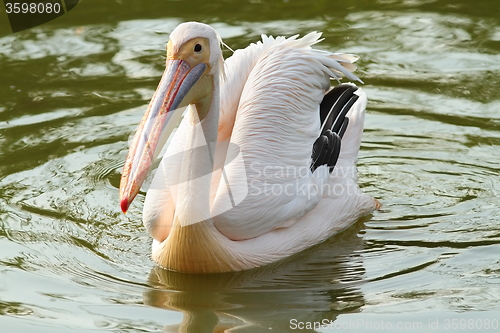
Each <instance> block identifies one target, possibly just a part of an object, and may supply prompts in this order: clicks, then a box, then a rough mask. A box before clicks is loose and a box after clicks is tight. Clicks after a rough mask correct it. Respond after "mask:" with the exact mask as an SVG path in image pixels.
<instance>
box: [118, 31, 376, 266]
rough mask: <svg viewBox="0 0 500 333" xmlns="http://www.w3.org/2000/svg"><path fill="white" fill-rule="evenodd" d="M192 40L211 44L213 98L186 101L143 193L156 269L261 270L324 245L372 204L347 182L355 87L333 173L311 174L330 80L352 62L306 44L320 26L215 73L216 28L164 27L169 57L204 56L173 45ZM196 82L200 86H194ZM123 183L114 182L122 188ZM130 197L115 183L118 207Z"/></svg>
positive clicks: (257, 48)
mask: <svg viewBox="0 0 500 333" xmlns="http://www.w3.org/2000/svg"><path fill="white" fill-rule="evenodd" d="M196 38H201V39H200V40H201V41H203V39H206V40H208V42H209V45H210V47H209V50H207V51H210V52H209V54H208V55H205V58H203V59H205V60H206V64H207V66H208V69H207V70H206V71H205V72H204V73H207V74H204V75H211V76H209V77H210V81H207V82H210V83H209V84H208V85H211V86H212V87H211V89H210V92H211V94H212V95H211V97H210V106H204V105H205V104H203V103H201V102H197V101H198V100H201V98H198V99H196V98H194V99H193V101H189V100H188V101H184V99H183V103H185V104H187V105H188V109H187V111H186V116H185V117H184V119H183V120H182V122H181V124H180V126H179V128H178V130H177V131H176V133H175V136H174V137H173V138H172V140H171V143H170V146H169V147H168V149H167V153H166V154H165V156H164V157H163V160H162V161H161V164H160V166H159V168H158V170H157V172H156V174H155V176H154V179H153V181H152V183H151V186H150V189H149V191H148V193H147V196H146V200H145V203H144V216H143V219H144V224H145V226H146V227H147V229H148V230H149V232H150V233H151V235H152V236H153V238H154V241H153V243H154V244H153V259H154V260H155V261H156V262H157V263H158V264H159V265H161V266H163V267H166V268H169V269H173V270H178V271H186V272H195V273H196V272H222V271H229V270H243V269H248V268H252V267H257V266H261V265H264V264H267V263H270V262H273V261H276V260H279V259H281V258H284V257H286V256H289V255H291V254H293V253H296V252H298V251H301V250H303V249H305V248H307V247H309V246H311V245H313V244H316V243H318V242H321V241H323V240H325V239H326V238H328V237H330V236H331V235H333V234H335V233H337V232H339V231H342V230H343V229H345V228H346V227H348V226H349V225H351V224H352V223H353V222H355V221H356V220H357V219H358V218H359V217H360V216H362V215H365V214H367V213H369V212H371V211H373V210H374V209H376V208H378V205H379V204H378V202H377V201H376V200H375V199H373V198H372V197H370V196H369V195H366V194H363V193H362V192H361V190H360V189H359V187H358V186H357V184H356V169H355V162H356V158H357V154H358V150H359V146H360V141H361V135H362V131H363V121H364V110H365V107H366V95H365V93H364V92H363V91H362V90H361V89H358V90H357V91H356V94H357V95H358V96H359V98H358V100H357V102H356V103H355V104H354V105H353V106H352V108H351V109H350V110H349V112H348V114H347V117H348V118H349V125H348V127H347V130H346V132H345V134H344V136H343V138H342V147H341V151H340V156H339V159H338V162H337V164H336V166H335V168H334V170H333V172H332V173H331V174H330V173H329V170H328V167H327V166H326V165H324V166H320V167H318V168H317V169H316V170H315V171H314V172H311V171H310V165H311V152H312V147H313V143H314V142H315V140H316V139H317V138H318V136H319V134H320V129H321V124H320V116H319V105H320V103H321V101H322V99H323V97H324V95H325V93H326V92H327V91H328V90H329V89H330V78H334V79H337V80H338V79H340V77H341V74H344V75H345V76H347V77H348V78H349V79H351V80H356V79H358V78H357V77H356V76H355V75H353V74H352V73H351V71H352V70H354V69H355V66H354V65H353V64H352V62H353V61H355V60H356V59H357V57H355V56H351V55H340V54H332V53H329V52H325V51H319V50H314V49H312V48H311V45H313V44H315V43H317V42H318V41H319V38H320V34H319V33H310V34H308V35H306V36H304V37H303V38H300V39H299V38H297V36H293V37H290V38H284V37H277V38H272V37H267V36H262V41H261V42H258V43H256V44H251V45H250V46H248V47H247V48H245V49H242V50H237V51H236V52H234V54H233V55H232V56H231V57H230V58H228V59H227V60H226V61H225V62H224V68H221V66H222V65H221V64H222V52H221V50H220V38H219V37H218V35H217V34H216V33H215V31H214V30H213V29H212V28H210V27H209V26H206V25H203V24H200V23H193V22H190V23H184V24H181V25H180V26H179V27H178V28H176V29H175V31H174V32H172V34H171V38H170V42H169V45H170V44H171V51H169V52H171V53H170V54H171V57H172V59H177V58H176V57H177V53H176V52H178V53H179V54H182V57H184V58H182V57H181V56H178V57H179V58H180V59H184V60H186V61H188V62H189V63H190V64H191V65H192V67H193V68H194V67H195V66H194V65H198V64H199V63H202V62H200V61H198V60H196V61H194V62H193V61H191V60H190V59H191V58H187V56H185V55H184V54H185V53H186V52H185V51H182V50H185V49H186V48H187V47H188V46H184V45H189V47H191V48H193V47H192V45H191V44H189V43H194V42H192V41H193V39H195V41H196ZM199 43H201V45H203V43H202V42H199ZM214 45H215V46H216V47H215V46H214ZM196 49H197V47H196V46H195V47H194V50H195V51H194V56H197V55H198V53H197V52H196ZM202 52H203V51H202ZM167 58H168V56H167ZM197 61H198V62H197ZM202 78H204V76H202ZM162 80H163V79H162ZM200 80H202V79H200ZM358 80H359V79H358ZM193 87H194V88H195V89H197V90H196V91H198V90H200V89H201V90H203V89H205V88H204V87H201V88H200V84H199V83H198V82H196V83H195V84H194V85H193ZM159 89H160V88H159ZM203 91H204V90H203ZM156 94H159V93H158V92H157V93H156ZM200 96H201V95H200ZM203 96H205V95H203ZM197 103H198V104H197ZM152 104H153V101H152ZM181 104H182V103H181ZM205 107H206V108H207V110H205V109H204V108H205ZM150 108H151V106H150ZM167 111H168V110H167ZM148 112H149V109H148ZM145 118H146V116H145ZM143 122H144V121H143ZM139 132H140V130H139ZM141 135H142V138H143V137H144V133H142V134H140V133H139V134H138V135H136V138H137V137H139V138H137V139H136V140H140V139H141ZM142 140H144V139H142ZM215 141H217V142H218V144H217V146H215V144H212V143H213V142H215ZM207 142H208V143H209V144H208V145H207V144H206V143H207ZM134 148H135V147H134ZM156 149H159V148H156ZM131 151H132V153H131V154H132V155H133V154H134V151H133V148H131ZM129 158H130V153H129ZM222 166H224V167H223V168H222ZM127 168H128V167H127V165H126V167H125V170H128V169H127ZM129 168H131V169H133V168H134V166H133V165H132V166H131V167H129ZM212 171H213V172H212ZM127 177H128V172H124V178H127ZM127 182H131V181H130V180H129V179H127V180H125V181H124V180H123V179H122V188H124V183H127ZM127 195H128V196H127ZM134 195H135V194H133V193H132V194H131V195H129V194H128V193H127V191H126V190H123V189H122V208H123V202H124V201H123V200H124V198H125V199H126V200H127V201H126V203H127V205H126V208H127V207H128V204H129V203H130V201H131V200H132V199H133V196H134ZM126 208H125V209H124V210H126ZM228 208H230V209H228Z"/></svg>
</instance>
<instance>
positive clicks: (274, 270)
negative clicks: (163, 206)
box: [144, 221, 365, 332]
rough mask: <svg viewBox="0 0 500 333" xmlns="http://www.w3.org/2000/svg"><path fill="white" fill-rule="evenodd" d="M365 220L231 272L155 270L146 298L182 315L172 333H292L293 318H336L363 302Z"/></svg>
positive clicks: (312, 319) (157, 268) (151, 274)
mask: <svg viewBox="0 0 500 333" xmlns="http://www.w3.org/2000/svg"><path fill="white" fill-rule="evenodd" d="M362 227H363V222H361V221H360V222H358V223H357V224H356V225H355V226H353V227H352V228H350V229H349V230H347V231H345V232H343V233H341V234H339V235H336V236H334V237H332V238H330V239H329V240H327V241H326V242H324V243H322V244H319V245H317V246H315V247H313V248H310V249H309V250H306V251H304V252H301V253H298V254H296V255H294V256H292V257H290V258H288V259H285V260H283V261H280V262H278V263H274V264H271V265H268V266H264V267H260V268H257V269H253V270H249V271H243V272H233V273H224V274H208V275H199V274H183V273H177V272H172V271H168V270H165V269H162V268H160V267H157V266H156V267H154V268H153V269H152V271H151V273H150V275H149V284H150V285H151V286H152V287H153V288H152V289H149V290H147V291H146V292H145V293H144V303H145V304H148V305H151V306H155V307H160V308H165V309H169V310H177V311H182V312H183V321H182V323H181V324H180V325H175V326H174V325H169V326H167V327H165V331H167V332H177V331H179V332H222V331H224V329H228V328H232V330H231V332H261V331H262V332H269V330H270V329H273V332H283V331H289V330H290V331H293V328H294V326H292V327H291V325H290V321H291V320H292V319H296V320H297V322H322V321H323V320H328V321H335V319H336V317H337V315H339V314H341V313H352V312H357V311H358V309H359V308H360V307H361V306H363V305H364V303H365V302H364V298H363V295H362V293H361V291H360V290H359V286H360V284H361V283H362V281H363V278H362V277H363V274H364V268H363V262H362V257H361V252H362V250H363V240H362V238H361V237H359V235H358V232H359V230H360V229H361V228H362Z"/></svg>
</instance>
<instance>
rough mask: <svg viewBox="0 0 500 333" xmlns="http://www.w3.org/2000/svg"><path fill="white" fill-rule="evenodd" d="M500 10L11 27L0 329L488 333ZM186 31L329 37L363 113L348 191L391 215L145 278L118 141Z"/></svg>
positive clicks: (463, 4) (146, 16)
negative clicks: (211, 271)
mask: <svg viewBox="0 0 500 333" xmlns="http://www.w3.org/2000/svg"><path fill="white" fill-rule="evenodd" d="M497 6H498V4H497V1H496V0H476V1H473V2H472V1H466V0H458V1H451V0H448V1H446V0H440V1H418V0H412V1H410V0H407V1H397V0H394V1H390V0H379V1H361V0H358V1H355V0H353V1H348V2H331V1H318V2H315V3H314V4H311V3H310V2H309V1H305V0H299V1H248V2H238V1H211V2H209V3H207V2H204V1H172V2H166V1H153V0H150V1H139V0H121V1H106V2H103V1H100V2H99V1H95V0H93V1H92V0H87V1H83V2H80V4H79V5H78V6H77V7H76V8H75V9H74V10H72V11H71V12H70V13H69V14H67V15H65V16H64V17H61V18H59V19H57V20H55V21H52V22H50V23H48V24H45V25H43V26H40V27H37V28H34V29H31V30H27V31H24V32H20V33H16V34H9V31H8V30H7V26H6V24H5V22H2V23H1V24H0V73H1V79H0V248H1V252H0V276H1V277H0V325H1V326H2V328H4V329H5V330H7V331H16V332H32V331H37V332H80V331H96V332H109V331H115V332H157V331H166V332H176V331H185V332H212V331H214V330H215V329H219V331H223V330H224V329H229V328H233V329H234V332H236V331H238V332H269V330H270V329H272V330H273V332H287V331H297V330H294V329H293V328H294V327H293V325H292V324H291V323H292V322H291V321H293V320H295V321H294V322H293V323H299V322H302V323H306V322H324V321H325V320H326V322H327V323H331V329H332V330H337V331H339V328H340V329H341V328H342V327H344V331H349V330H353V331H373V330H375V331H377V332H384V331H394V330H395V328H396V325H398V323H402V324H403V325H406V326H405V331H415V332H417V331H418V332H427V331H429V332H431V331H436V329H435V328H436V327H435V326H433V325H434V324H438V325H439V327H438V328H439V329H440V330H446V327H445V325H446V324H447V323H448V324H451V322H450V321H449V320H451V319H458V320H459V321H457V323H458V324H460V325H462V324H464V323H465V326H464V327H463V328H464V329H461V331H474V330H475V329H476V328H478V325H480V324H481V325H482V327H483V328H486V325H487V324H488V323H490V326H491V328H490V331H494V330H493V327H494V326H492V325H494V322H493V321H494V320H495V319H497V318H499V317H500V305H499V302H498V300H499V299H500V259H499V255H498V253H500V226H499V219H500V208H499V196H500V182H499V174H500V157H499V154H498V152H499V151H500V150H499V145H500V89H499V87H500V18H499V17H498V12H497V11H495V10H494V8H496V7H497ZM2 19H3V18H2ZM187 20H198V21H203V22H206V23H210V24H212V25H213V26H214V27H215V28H216V29H217V30H218V31H219V32H220V34H221V36H222V37H223V38H224V40H225V42H226V43H227V44H228V45H230V46H231V47H232V48H235V49H236V48H241V47H245V46H246V45H248V44H249V43H250V42H254V41H256V40H258V39H259V36H260V34H262V33H265V34H272V35H293V34H301V35H302V34H305V33H308V32H310V31H314V30H316V31H322V32H323V37H324V38H325V39H324V41H323V42H321V43H320V44H319V45H318V47H319V48H322V49H325V50H330V51H339V52H349V53H356V54H359V55H360V56H361V59H360V60H359V71H358V73H357V74H358V75H359V76H360V77H361V78H362V79H363V81H364V82H365V85H364V86H363V89H364V90H365V91H366V92H367V94H368V97H369V99H370V102H369V105H368V113H367V117H366V125H365V134H364V137H363V142H362V147H361V152H360V156H359V163H358V167H359V171H360V177H359V178H360V179H359V181H360V184H361V186H362V188H363V190H364V191H366V192H367V193H370V194H371V195H373V196H374V197H376V198H377V199H379V200H380V201H381V203H382V204H383V209H382V210H381V211H379V212H375V213H374V214H373V215H372V216H368V217H366V218H363V219H362V220H360V221H359V222H358V223H356V224H355V225H354V226H353V227H352V228H350V229H349V230H347V231H346V232H343V233H341V234H339V235H336V236H334V237H332V238H331V239H329V240H328V241H327V242H325V243H323V244H320V245H318V246H316V247H313V248H311V249H309V250H307V251H304V252H302V253H300V254H297V255H295V256H294V257H292V258H289V259H287V260H285V261H283V262H280V263H276V264H273V265H270V266H267V267H263V268H260V269H256V270H251V271H247V272H239V273H228V274H220V275H210V276H198V275H186V274H179V273H173V272H169V271H165V270H162V269H159V268H158V267H155V266H154V264H153V263H152V262H151V260H150V238H149V237H148V235H147V234H146V232H145V230H144V228H143V226H142V222H141V211H142V202H143V199H144V196H143V194H141V195H140V196H139V197H138V199H137V200H136V201H135V202H134V205H133V206H132V208H131V210H130V212H129V213H128V214H127V215H123V214H121V212H120V210H119V206H118V183H119V177H120V172H121V167H122V166H123V161H124V159H125V155H126V152H127V147H128V143H127V142H128V138H129V136H130V134H131V133H132V132H133V131H134V129H135V127H136V126H137V124H138V122H139V121H140V118H141V116H142V113H143V112H144V110H145V108H146V105H147V103H148V101H149V99H150V98H151V96H152V94H153V92H154V89H155V88H156V85H157V83H158V80H159V76H160V75H161V73H162V71H163V64H164V56H165V54H164V53H165V51H164V50H165V45H166V42H167V40H168V33H169V32H170V31H171V30H172V29H173V28H174V27H175V26H176V25H177V24H178V23H180V22H183V21H187ZM224 54H225V56H229V55H230V51H228V50H225V51H224ZM447 320H448V321H447ZM497 320H498V319H497ZM388 323H390V325H391V326H390V327H389V324H388ZM297 325H298V324H297ZM349 325H351V326H349ZM352 325H354V326H352ZM370 325H371V326H370ZM376 325H378V326H376ZM419 325H420V326H419ZM497 325H498V322H497ZM460 328H462V327H460ZM328 330H329V329H327V328H319V329H316V331H328ZM309 331H315V330H314V329H311V330H309ZM400 331H401V330H400Z"/></svg>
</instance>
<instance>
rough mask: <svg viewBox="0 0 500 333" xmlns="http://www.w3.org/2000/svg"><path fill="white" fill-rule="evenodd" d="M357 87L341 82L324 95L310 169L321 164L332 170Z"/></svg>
mask: <svg viewBox="0 0 500 333" xmlns="http://www.w3.org/2000/svg"><path fill="white" fill-rule="evenodd" d="M356 90H358V87H356V86H354V85H351V84H341V85H338V86H336V87H335V88H333V89H332V90H330V91H329V92H328V94H326V95H325V97H324V98H323V101H322V102H321V104H320V107H319V113H320V119H321V124H322V126H321V133H320V135H319V137H318V139H316V141H315V142H314V144H313V149H312V163H311V171H314V170H316V168H318V167H319V166H321V165H325V164H326V165H328V167H329V168H330V172H332V171H333V168H334V167H335V164H336V163H337V160H338V158H339V154H340V147H341V142H342V137H343V136H344V133H345V131H346V129H347V126H348V125H349V118H347V117H346V115H347V112H349V110H350V109H351V107H352V106H353V105H354V103H356V101H357V100H358V98H359V96H358V95H356V94H354V92H355V91H356Z"/></svg>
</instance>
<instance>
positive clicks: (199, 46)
mask: <svg viewBox="0 0 500 333" xmlns="http://www.w3.org/2000/svg"><path fill="white" fill-rule="evenodd" d="M194 52H198V53H199V52H201V45H200V44H196V45H195V46H194Z"/></svg>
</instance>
